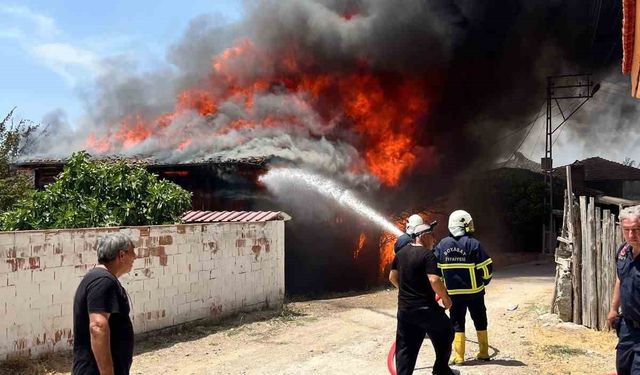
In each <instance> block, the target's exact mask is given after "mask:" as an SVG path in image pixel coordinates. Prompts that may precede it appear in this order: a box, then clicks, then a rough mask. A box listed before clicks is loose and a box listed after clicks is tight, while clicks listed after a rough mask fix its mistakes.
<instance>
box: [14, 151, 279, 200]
mask: <svg viewBox="0 0 640 375" xmlns="http://www.w3.org/2000/svg"><path fill="white" fill-rule="evenodd" d="M101 160H102V159H101ZM104 160H113V161H117V160H120V158H114V157H110V158H104ZM126 160H127V161H130V162H132V163H135V164H138V165H140V166H143V167H144V168H145V169H147V170H148V171H149V172H151V173H154V174H156V175H158V176H159V177H162V178H165V179H167V180H169V181H171V182H174V183H176V184H178V185H180V186H182V187H183V188H184V189H186V190H188V191H190V192H192V193H193V198H192V208H193V209H194V210H221V209H223V210H261V209H265V207H262V206H259V205H256V193H257V192H256V185H257V184H256V182H257V178H258V176H259V175H261V174H262V173H264V172H265V171H266V164H267V162H268V160H267V159H265V158H250V159H239V160H229V161H215V160H206V161H200V162H191V163H180V164H178V163H175V164H167V163H155V162H154V161H153V160H149V159H139V158H137V159H136V158H133V159H126ZM65 163H66V161H65V160H62V159H56V160H52V159H49V160H45V159H41V160H28V161H21V162H18V163H14V164H13V166H14V167H15V168H16V169H17V170H18V171H19V172H20V173H23V174H26V175H27V176H29V177H30V178H31V180H32V181H33V183H34V187H35V188H36V189H43V188H44V187H45V186H46V185H48V184H50V183H52V182H53V181H54V180H55V178H56V176H57V175H58V174H60V172H62V169H63V168H64V165H65Z"/></svg>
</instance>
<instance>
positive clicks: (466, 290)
mask: <svg viewBox="0 0 640 375" xmlns="http://www.w3.org/2000/svg"><path fill="white" fill-rule="evenodd" d="M434 252H435V255H436V258H438V267H439V268H440V269H441V270H442V276H443V278H444V283H445V285H446V287H447V292H448V293H449V295H450V296H451V301H452V302H453V305H452V306H451V322H452V323H453V328H454V330H455V332H464V330H465V315H466V314H467V308H468V309H469V313H470V314H471V318H472V319H473V322H474V325H475V327H476V330H478V331H485V330H486V329H487V309H486V307H485V305H484V287H485V285H487V284H489V282H491V277H492V273H493V265H492V260H491V258H490V257H489V256H488V255H487V253H486V252H485V251H484V249H483V248H482V245H480V242H479V241H478V240H476V239H475V238H473V237H472V236H470V235H463V236H461V237H453V236H449V237H445V238H444V239H442V241H440V243H439V244H438V245H436V247H435V249H434Z"/></svg>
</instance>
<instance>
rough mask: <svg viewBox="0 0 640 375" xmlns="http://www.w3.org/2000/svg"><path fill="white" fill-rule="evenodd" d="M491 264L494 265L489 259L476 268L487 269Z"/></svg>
mask: <svg viewBox="0 0 640 375" xmlns="http://www.w3.org/2000/svg"><path fill="white" fill-rule="evenodd" d="M491 263H493V261H492V260H491V258H489V259H487V260H485V261H484V262H482V263H478V264H477V265H476V268H482V267H486V266H488V265H490V264H491Z"/></svg>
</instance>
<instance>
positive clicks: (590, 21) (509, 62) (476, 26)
mask: <svg viewBox="0 0 640 375" xmlns="http://www.w3.org/2000/svg"><path fill="white" fill-rule="evenodd" d="M401 3H402V6H399V5H398V3H397V2H389V1H382V0H366V1H365V0H361V1H335V0H334V1H310V0H296V1H293V0H279V1H275V0H272V1H250V2H246V3H245V10H244V12H243V15H242V16H241V17H240V18H239V19H238V20H237V21H233V22H229V21H228V17H227V18H226V19H225V18H224V17H221V16H199V17H195V18H193V19H192V21H191V22H190V23H189V25H188V26H187V27H186V29H184V31H183V32H182V34H181V36H178V37H177V39H176V40H173V42H171V43H170V45H169V46H168V47H167V48H166V50H165V51H164V52H163V54H164V56H162V54H161V56H159V57H160V58H162V59H163V60H164V61H163V62H162V64H158V65H161V66H162V68H156V69H154V68H150V69H143V70H141V69H140V65H143V66H152V65H153V64H149V63H148V62H147V63H145V62H144V61H142V62H141V61H136V59H131V58H123V56H126V53H125V54H119V55H117V56H108V55H107V56H104V57H101V58H99V59H96V60H91V61H93V62H94V63H95V65H96V66H99V69H98V70H99V73H98V74H96V75H95V79H94V80H92V83H91V84H88V85H85V86H83V91H82V95H81V101H82V102H83V103H85V104H84V108H85V110H84V111H83V113H84V115H83V117H82V119H80V120H78V121H76V122H74V123H73V124H69V123H68V122H67V120H66V117H65V111H64V108H61V109H56V110H52V111H51V113H50V114H49V115H47V116H46V117H45V122H46V123H49V124H50V126H49V131H50V134H51V137H55V139H56V141H55V142H46V143H45V144H43V145H41V147H40V148H39V149H38V152H39V153H52V154H57V155H60V156H62V154H63V153H65V152H68V151H69V150H71V149H77V148H81V147H82V146H83V145H84V142H85V139H86V135H87V133H88V132H91V131H94V130H104V129H109V128H110V127H111V126H113V124H114V123H118V122H119V121H121V120H122V119H123V118H125V117H127V116H131V115H134V114H143V115H149V116H155V115H159V114H162V113H165V112H167V111H172V110H173V109H174V106H175V102H176V96H177V95H178V94H179V93H180V92H181V91H182V90H183V89H185V88H188V87H204V88H205V89H206V88H207V87H206V84H203V83H202V82H203V80H205V81H206V80H207V77H209V75H210V74H211V65H212V58H214V56H216V54H219V53H220V52H221V51H223V50H224V49H226V48H228V47H231V46H233V45H234V43H236V42H237V40H238V39H239V38H249V39H250V40H251V41H252V42H253V43H254V45H255V46H256V47H257V48H258V49H262V50H264V51H269V52H270V53H271V54H272V56H273V55H276V56H277V55H278V53H279V51H281V53H284V52H285V51H290V50H291V48H292V47H293V48H294V50H295V56H296V59H295V60H296V63H297V64H298V65H299V66H302V67H303V68H304V69H307V70H308V71H309V72H313V73H314V74H324V73H333V74H335V73H336V72H341V73H343V74H351V73H352V72H357V71H359V70H362V69H363V68H362V66H363V64H364V65H365V66H366V69H367V71H368V72H371V74H373V75H374V76H375V77H376V78H377V79H378V80H379V82H380V85H381V87H382V89H383V90H387V91H385V92H393V90H397V87H396V86H399V84H398V82H400V81H401V80H403V79H406V78H407V77H410V78H411V77H412V78H415V79H417V80H420V82H421V83H420V87H421V89H422V90H423V91H424V93H426V94H425V95H426V96H427V97H428V105H429V109H428V111H426V113H425V114H424V115H423V116H421V117H420V118H419V119H417V120H416V122H417V125H418V126H417V130H416V131H412V134H411V139H413V140H414V141H413V143H412V144H411V148H412V151H415V153H416V157H417V158H418V160H417V162H416V164H417V165H418V166H421V165H424V164H425V163H424V160H420V159H421V158H423V159H426V158H433V156H434V151H433V150H435V155H437V158H438V162H439V164H438V165H439V167H440V168H442V169H460V168H462V169H464V168H466V167H468V166H470V165H473V164H474V163H480V164H487V163H491V162H493V160H495V159H496V158H498V159H499V158H501V157H505V156H509V155H510V154H511V153H512V151H513V150H515V149H516V148H517V146H518V145H521V147H520V151H522V152H523V153H525V155H527V156H529V157H531V158H532V159H534V160H537V159H539V157H540V156H541V154H542V152H543V147H544V138H543V137H542V136H541V135H540V134H541V131H540V129H542V128H543V126H544V125H543V121H544V117H542V118H541V119H539V121H538V122H537V123H534V125H533V126H532V127H531V128H529V127H527V124H528V123H530V121H531V119H533V118H535V117H536V115H538V114H539V110H540V108H542V104H543V97H544V84H545V77H546V76H547V75H549V74H562V73H574V72H592V73H594V74H595V79H596V80H597V81H602V83H603V84H602V87H603V89H602V90H601V91H600V92H599V93H598V94H597V95H596V97H595V98H594V99H593V100H592V101H590V102H589V103H587V105H585V107H584V108H583V109H582V110H581V111H580V112H578V113H577V114H576V116H575V118H574V120H572V121H569V122H568V123H567V124H566V125H565V127H566V129H564V130H563V132H562V133H559V135H560V137H559V138H558V142H557V143H556V145H555V151H556V164H557V165H559V164H561V163H563V162H569V161H573V160H575V159H580V158H584V157H588V156H593V155H601V156H603V157H608V158H610V159H614V160H618V161H620V160H621V159H623V158H624V157H625V156H629V157H631V158H637V157H636V156H635V155H634V154H633V151H632V150H633V149H634V148H635V147H634V146H635V139H636V133H635V128H634V127H633V125H634V124H635V119H636V118H637V108H638V105H637V102H636V101H634V100H632V99H630V98H628V97H626V92H627V91H628V81H627V80H626V79H624V78H623V77H621V76H620V74H619V65H620V59H621V56H620V24H621V20H620V17H621V9H620V4H617V2H614V3H605V2H601V1H595V0H566V1H559V0H558V1H526V0H520V1H513V0H500V1H491V2H478V1H471V0H457V1H456V0H436V1H417V0H407V1H402V2H401ZM215 7H216V6H215V5H212V9H211V11H212V12H215V11H216V9H215ZM70 8H72V7H70ZM14 13H15V12H14ZM54 25H55V24H54ZM105 27H108V25H105ZM52 44H53V43H52ZM132 47H133V46H132ZM50 48H54V49H55V45H54V46H50ZM133 48H134V47H133ZM58 52H60V51H58ZM66 56H67V57H68V58H69V59H72V58H74V56H73V54H72V53H71V52H69V53H67V54H66ZM76 58H78V56H76ZM260 62H261V61H259V60H252V59H249V58H241V59H238V60H235V61H234V64H233V66H231V67H230V69H232V70H233V71H232V73H233V75H234V77H236V78H237V79H238V80H240V81H242V80H248V81H251V80H252V79H255V77H256V76H261V75H264V74H270V73H273V72H270V71H268V70H270V69H272V70H277V69H278V67H277V64H261V63H260ZM141 71H143V72H141ZM298 99H299V97H298V96H296V95H291V93H290V92H287V90H280V91H278V90H277V89H273V88H272V89H271V90H269V91H268V93H267V94H264V95H259V96H258V97H256V101H255V105H256V108H258V109H257V110H256V112H260V113H261V114H258V115H256V114H255V113H253V114H252V116H258V117H257V118H259V119H263V118H264V116H265V113H274V112H282V111H288V112H287V114H288V115H292V116H297V117H300V118H302V119H303V120H302V121H301V122H302V123H303V126H302V130H296V131H294V130H293V127H285V130H286V131H285V132H282V131H278V130H277V129H276V130H274V129H257V130H255V129H254V130H253V132H252V135H253V139H249V140H246V141H244V142H238V138H237V137H235V138H233V139H232V138H229V137H227V138H224V137H221V138H220V139H216V140H210V141H208V140H207V139H200V140H199V141H200V142H201V143H197V145H198V147H197V148H196V147H195V146H192V150H191V152H190V153H189V154H188V157H193V158H205V157H209V156H212V155H216V156H219V155H220V153H226V154H232V155H235V156H238V157H242V156H259V155H260V154H265V155H266V154H276V155H277V156H279V157H282V158H285V159H287V158H291V159H295V160H298V161H299V160H302V161H303V162H304V163H307V164H310V165H313V166H315V167H316V168H317V169H319V170H324V171H326V172H331V173H333V172H339V171H343V172H344V171H346V170H350V169H352V167H353V165H357V164H358V163H362V162H363V160H365V161H366V155H365V154H366V151H365V150H364V149H363V147H364V146H363V141H362V140H358V139H359V138H358V137H359V135H358V133H357V132H353V131H351V132H350V133H349V131H347V130H349V126H347V125H344V123H343V122H341V121H342V120H341V119H340V118H339V117H334V118H331V121H329V122H327V119H326V113H320V112H322V111H320V110H319V109H318V108H316V107H314V106H301V107H295V106H293V105H292V103H296V101H297V100H298ZM561 104H562V105H565V104H566V105H567V107H566V108H563V109H565V112H566V109H567V108H571V107H573V106H574V105H575V104H574V103H572V102H567V103H561ZM16 105H20V103H16ZM243 111H244V112H243ZM245 112H246V111H245V110H244V109H243V108H238V107H237V106H235V105H234V103H233V102H232V101H226V102H225V103H222V104H221V105H220V108H219V112H218V114H217V115H216V116H214V118H201V117H199V116H181V117H180V118H178V119H176V120H174V123H173V124H172V126H170V127H168V128H167V131H166V132H165V134H164V138H162V139H155V140H154V139H151V140H147V141H145V142H142V143H141V144H140V145H139V146H137V148H135V152H140V153H149V154H159V153H162V151H163V147H164V145H165V144H166V139H170V140H175V139H179V137H180V136H181V135H182V132H184V131H185V130H184V129H188V132H189V134H191V135H192V136H193V135H195V136H197V135H199V134H203V132H205V131H206V130H207V129H210V128H211V127H212V126H213V127H215V126H223V125H228V123H229V121H231V120H232V119H234V118H237V117H242V116H245V117H247V116H249V115H248V114H247V113H245ZM234 116H235V117H234ZM260 116H263V117H260ZM556 120H557V117H556ZM221 124H222V125H221ZM342 127H345V128H346V129H347V130H345V131H342V130H341V128H342ZM70 128H74V129H75V130H76V131H79V133H77V132H74V131H72V130H70ZM514 131H517V132H516V133H514V135H512V136H509V137H505V135H507V134H511V133H512V132H514ZM347 133H348V134H347ZM351 133H355V134H351ZM240 136H243V133H241V134H240ZM374 138H375V137H374ZM364 143H366V142H364ZM206 145H208V146H209V147H210V150H206V147H204V146H206ZM56 146H58V147H59V148H58V149H56ZM188 147H189V146H187V150H189V148H188ZM203 150H204V151H203ZM460 150H464V152H460ZM299 155H302V156H299ZM638 156H639V157H640V155H638ZM183 157H184V156H180V155H177V154H171V155H170V156H166V157H165V159H167V160H174V161H175V160H180V159H181V158H183ZM427 164H429V163H427Z"/></svg>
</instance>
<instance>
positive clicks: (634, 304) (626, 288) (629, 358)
mask: <svg viewBox="0 0 640 375" xmlns="http://www.w3.org/2000/svg"><path fill="white" fill-rule="evenodd" d="M616 267H617V273H618V279H619V280H620V307H621V308H622V319H620V322H619V327H618V346H616V368H617V371H618V375H631V374H634V375H635V374H640V257H639V258H636V259H634V258H633V252H632V247H631V246H629V245H628V244H626V243H623V244H622V245H621V246H620V248H619V249H618V260H617V261H616Z"/></svg>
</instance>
